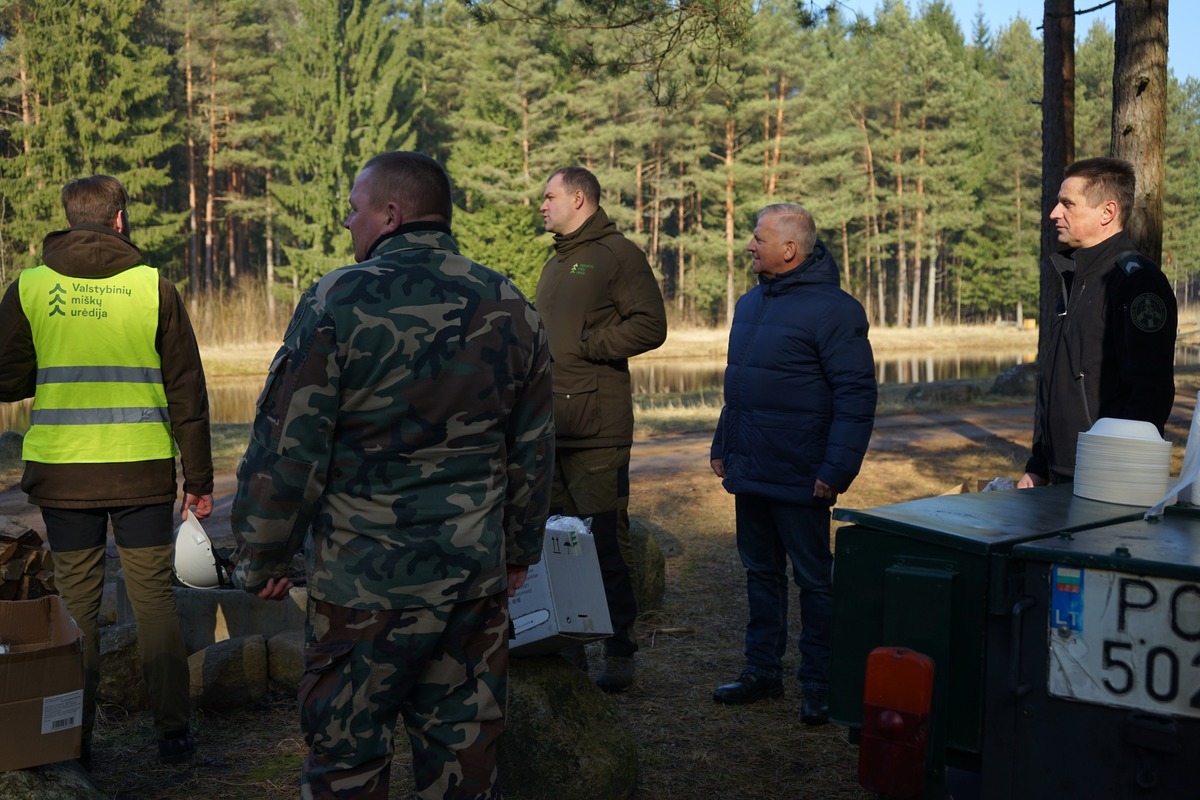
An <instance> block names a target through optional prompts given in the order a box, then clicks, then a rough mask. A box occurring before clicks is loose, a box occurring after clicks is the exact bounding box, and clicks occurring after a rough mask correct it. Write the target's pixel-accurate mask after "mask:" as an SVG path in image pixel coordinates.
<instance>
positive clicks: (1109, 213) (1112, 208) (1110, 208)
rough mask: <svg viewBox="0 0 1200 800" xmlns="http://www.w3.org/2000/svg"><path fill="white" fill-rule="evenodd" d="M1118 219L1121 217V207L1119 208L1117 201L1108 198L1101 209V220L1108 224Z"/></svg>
mask: <svg viewBox="0 0 1200 800" xmlns="http://www.w3.org/2000/svg"><path fill="white" fill-rule="evenodd" d="M1116 219H1120V209H1119V208H1117V201H1116V200H1108V201H1106V202H1105V203H1104V206H1103V207H1102V208H1101V209H1100V222H1101V223H1103V224H1104V225H1108V224H1110V223H1111V222H1113V221H1114V220H1116Z"/></svg>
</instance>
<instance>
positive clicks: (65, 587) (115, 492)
mask: <svg viewBox="0 0 1200 800" xmlns="http://www.w3.org/2000/svg"><path fill="white" fill-rule="evenodd" d="M62 202H63V207H64V208H65V209H66V213H67V221H68V222H69V223H70V226H71V227H70V228H69V229H67V230H64V231H56V232H54V233H51V234H50V235H48V236H47V237H46V239H45V241H44V242H43V245H42V265H41V266H39V267H36V268H34V269H27V270H25V271H24V272H22V273H21V274H20V275H19V276H18V278H17V280H16V281H14V282H13V283H12V285H11V286H9V287H8V291H7V292H6V293H5V295H4V299H3V300H2V301H0V342H4V345H3V347H2V348H0V400H4V401H15V400H20V399H23V398H26V397H30V396H32V397H33V409H32V411H31V414H30V428H29V432H28V433H27V434H26V435H25V439H24V444H23V453H22V457H23V458H24V460H25V474H24V477H23V478H22V480H21V488H22V489H24V490H25V492H26V493H27V494H28V495H29V500H30V502H31V503H33V504H35V505H37V506H40V507H41V510H42V519H43V520H44V521H45V524H46V536H47V539H48V540H49V543H50V549H51V551H52V552H53V553H54V579H55V584H56V585H57V587H58V591H59V593H60V594H61V595H62V598H63V601H64V603H65V604H66V606H67V610H68V611H70V612H71V616H73V617H74V618H75V620H76V622H77V623H78V624H79V626H80V628H82V630H83V633H84V673H85V684H84V703H83V719H82V724H83V743H82V747H81V760H82V761H83V762H84V763H85V765H86V763H87V762H88V760H89V759H90V756H91V739H92V727H93V724H94V721H95V702H96V701H95V697H96V686H97V685H98V683H99V675H100V672H99V666H100V651H99V642H98V640H97V637H96V616H97V613H98V611H99V609H100V600H101V595H102V593H103V589H104V573H105V553H106V545H107V531H108V525H109V522H110V520H111V523H112V529H113V537H114V539H115V541H116V546H117V552H118V554H119V555H120V558H121V566H122V569H123V571H124V575H125V587H126V590H127V592H128V596H129V600H130V603H131V604H132V606H133V610H134V615H135V617H136V619H137V634H138V644H139V645H140V647H141V651H142V665H143V670H144V672H145V675H146V683H147V686H148V688H149V692H150V700H151V706H152V708H153V712H154V722H155V730H156V733H157V737H158V748H159V758H160V760H161V761H163V762H164V763H181V762H185V761H188V760H189V759H190V758H191V756H192V753H193V752H194V750H195V743H194V742H193V740H192V738H191V736H190V735H189V733H188V719H189V711H188V666H187V652H186V651H185V649H184V643H183V635H182V632H181V630H180V625H179V618H178V615H177V612H176V609H175V598H174V595H173V593H172V589H171V567H172V563H173V556H174V550H175V545H174V527H175V526H174V522H173V519H172V517H173V505H174V502H175V498H176V493H177V484H176V474H175V456H176V454H177V453H178V454H180V455H181V456H182V463H183V473H184V482H183V489H184V504H183V509H182V511H181V517H184V518H186V516H187V514H188V513H189V509H191V513H194V514H195V515H196V517H197V518H199V519H204V518H205V517H207V516H208V515H209V514H210V513H211V512H212V504H213V498H212V491H213V467H212V451H211V444H210V441H209V420H208V394H207V391H206V389H205V384H204V371H203V368H202V366H201V363H200V353H199V350H198V348H197V346H196V337H195V334H194V333H193V332H192V326H191V322H190V321H189V320H188V316H187V312H186V310H185V309H184V304H183V300H182V299H181V298H180V296H179V293H178V292H177V291H176V290H175V287H174V285H173V284H172V283H171V282H170V281H168V280H167V279H166V278H163V277H161V276H160V275H159V274H158V270H156V269H154V268H153V267H148V266H146V265H145V264H143V263H142V253H141V251H139V250H138V248H137V247H136V246H134V244H133V242H132V241H130V239H129V215H128V213H127V211H126V206H127V204H128V195H127V193H126V191H125V187H123V186H122V185H121V183H120V182H119V181H117V180H116V179H115V178H111V177H109V176H107V175H94V176H91V177H87V178H80V179H78V180H73V181H71V182H70V183H68V184H67V185H65V186H64V187H63V189H62ZM176 444H178V450H177V449H176Z"/></svg>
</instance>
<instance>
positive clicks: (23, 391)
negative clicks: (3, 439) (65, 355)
mask: <svg viewBox="0 0 1200 800" xmlns="http://www.w3.org/2000/svg"><path fill="white" fill-rule="evenodd" d="M19 283H20V278H19V277H18V279H17V280H14V281H13V282H12V283H11V284H9V286H8V291H7V292H5V293H4V299H3V300H0V342H2V343H3V344H2V345H0V402H5V403H12V402H15V401H17V400H24V399H25V398H26V397H33V390H34V389H35V388H36V386H37V354H36V353H35V352H34V350H33V329H32V328H30V327H29V320H28V319H27V318H26V316H25V309H23V308H21V294H20V292H19V291H18V288H17V285H18V284H19Z"/></svg>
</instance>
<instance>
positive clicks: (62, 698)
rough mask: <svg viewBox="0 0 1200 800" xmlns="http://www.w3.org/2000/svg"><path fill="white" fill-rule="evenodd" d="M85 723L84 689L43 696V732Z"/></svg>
mask: <svg viewBox="0 0 1200 800" xmlns="http://www.w3.org/2000/svg"><path fill="white" fill-rule="evenodd" d="M82 724H83V689H77V690H76V691H74V692H67V693H66V694H56V695H54V696H53V697H45V698H42V733H43V734H47V733H57V732H58V731H65V730H68V729H70V728H78V727H79V726H81V725H82Z"/></svg>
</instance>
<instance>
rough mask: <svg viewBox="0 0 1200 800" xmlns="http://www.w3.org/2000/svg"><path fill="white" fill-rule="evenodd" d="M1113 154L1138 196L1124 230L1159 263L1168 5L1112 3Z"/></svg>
mask: <svg viewBox="0 0 1200 800" xmlns="http://www.w3.org/2000/svg"><path fill="white" fill-rule="evenodd" d="M1114 48H1115V49H1114V53H1115V56H1116V58H1115V61H1114V64H1113V118H1112V154H1113V155H1114V156H1116V157H1117V158H1123V159H1125V160H1126V161H1128V162H1129V163H1131V164H1133V170H1134V173H1135V174H1136V175H1137V194H1136V195H1135V197H1134V202H1133V208H1132V209H1130V212H1129V217H1128V219H1127V220H1126V224H1125V229H1126V230H1127V231H1129V235H1130V236H1131V237H1132V238H1133V241H1134V243H1135V244H1136V245H1137V248H1138V250H1140V251H1141V252H1142V253H1143V254H1144V255H1145V256H1146V257H1147V258H1150V259H1152V260H1153V261H1154V262H1155V263H1159V262H1161V261H1162V207H1163V151H1164V149H1165V146H1166V129H1167V0H1124V2H1120V3H1117V20H1116V35H1115V39H1114Z"/></svg>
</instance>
